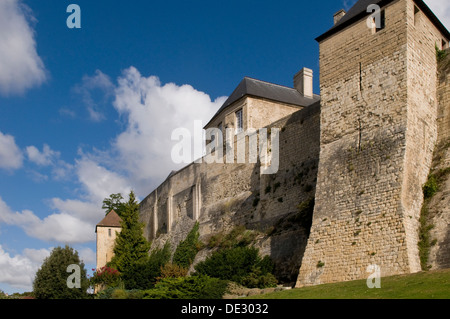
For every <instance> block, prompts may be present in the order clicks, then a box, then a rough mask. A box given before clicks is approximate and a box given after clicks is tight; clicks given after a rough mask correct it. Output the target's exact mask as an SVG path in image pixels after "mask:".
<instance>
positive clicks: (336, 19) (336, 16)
mask: <svg viewBox="0 0 450 319" xmlns="http://www.w3.org/2000/svg"><path fill="white" fill-rule="evenodd" d="M346 13H347V12H345V10H344V9H341V10H339V11H338V12H336V13H335V14H334V16H333V18H334V25H336V23H338V22H339V20H341V19H342V17H343V16H345V14H346Z"/></svg>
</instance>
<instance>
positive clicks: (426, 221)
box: [418, 167, 450, 270]
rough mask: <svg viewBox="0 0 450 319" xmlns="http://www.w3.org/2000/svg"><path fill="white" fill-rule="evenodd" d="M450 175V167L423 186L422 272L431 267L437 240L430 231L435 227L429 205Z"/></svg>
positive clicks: (436, 173)
mask: <svg viewBox="0 0 450 319" xmlns="http://www.w3.org/2000/svg"><path fill="white" fill-rule="evenodd" d="M449 174H450V167H447V168H445V169H440V170H438V171H437V172H431V173H430V174H429V176H428V180H427V182H426V183H425V184H424V185H423V187H422V189H423V197H424V202H423V205H422V209H421V212H420V218H419V222H420V227H419V242H418V246H419V257H420V265H421V267H422V270H428V269H430V268H431V266H430V265H429V264H428V258H429V254H430V248H431V247H432V246H433V245H435V244H436V240H435V239H434V240H433V239H432V238H431V235H430V231H431V230H432V229H433V227H434V225H433V224H432V223H431V221H430V212H429V204H430V201H431V199H432V198H433V196H434V195H435V194H436V193H437V192H438V191H439V189H440V187H441V185H442V183H443V182H444V181H445V180H446V179H447V177H448V175H449Z"/></svg>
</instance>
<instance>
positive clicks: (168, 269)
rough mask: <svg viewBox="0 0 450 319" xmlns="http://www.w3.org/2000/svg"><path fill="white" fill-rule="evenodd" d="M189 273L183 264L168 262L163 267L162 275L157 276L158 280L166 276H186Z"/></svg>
mask: <svg viewBox="0 0 450 319" xmlns="http://www.w3.org/2000/svg"><path fill="white" fill-rule="evenodd" d="M187 273H188V269H186V268H183V267H181V266H178V265H175V264H166V265H164V266H163V267H161V276H160V277H158V278H157V280H158V281H159V280H161V279H164V278H178V277H185V276H186V275H187Z"/></svg>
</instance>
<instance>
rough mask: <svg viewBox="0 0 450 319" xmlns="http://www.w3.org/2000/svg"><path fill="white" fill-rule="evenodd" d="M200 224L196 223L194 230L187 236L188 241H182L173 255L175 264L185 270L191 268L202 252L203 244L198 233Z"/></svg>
mask: <svg viewBox="0 0 450 319" xmlns="http://www.w3.org/2000/svg"><path fill="white" fill-rule="evenodd" d="M198 227H199V224H198V222H197V223H195V225H194V227H193V228H192V230H191V231H190V232H189V234H188V235H187V236H186V239H185V240H183V241H181V242H180V244H179V245H178V247H177V249H176V250H175V253H174V255H173V263H174V264H175V265H178V266H181V267H183V268H189V266H190V265H191V264H192V262H193V261H194V258H195V256H196V255H197V252H198V251H199V250H200V245H201V242H200V241H199V240H198V237H199V236H200V234H199V232H198Z"/></svg>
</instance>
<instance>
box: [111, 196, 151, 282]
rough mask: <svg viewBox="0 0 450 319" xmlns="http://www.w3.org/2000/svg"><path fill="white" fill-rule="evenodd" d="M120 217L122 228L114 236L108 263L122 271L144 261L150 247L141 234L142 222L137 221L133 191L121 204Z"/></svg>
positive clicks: (137, 215) (136, 205)
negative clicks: (114, 240) (126, 200)
mask: <svg viewBox="0 0 450 319" xmlns="http://www.w3.org/2000/svg"><path fill="white" fill-rule="evenodd" d="M121 218H122V223H121V226H122V230H121V232H120V233H119V234H118V235H117V237H116V243H115V246H114V257H113V258H112V259H111V261H110V262H109V264H108V265H109V266H111V267H113V268H115V269H117V270H118V271H119V272H120V273H124V272H126V271H127V270H129V269H130V268H131V266H132V265H133V264H135V263H142V262H145V261H146V260H147V258H148V251H149V249H150V243H149V242H148V241H147V240H146V239H145V237H144V235H143V228H144V224H143V223H141V222H139V204H138V203H137V202H136V197H135V195H134V192H133V191H131V193H130V196H129V200H128V202H126V203H124V205H123V210H122V216H121Z"/></svg>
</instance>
